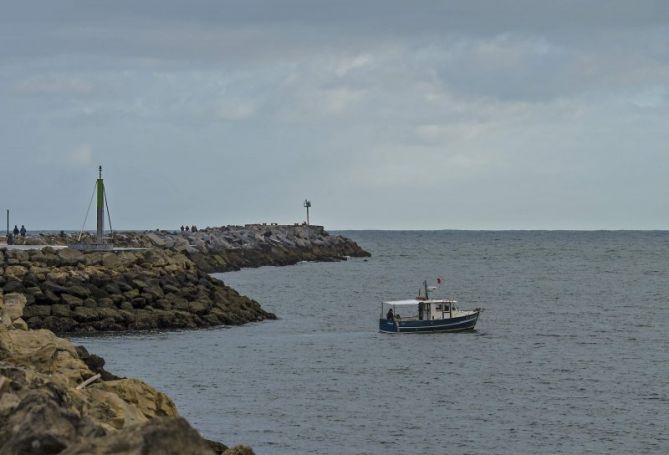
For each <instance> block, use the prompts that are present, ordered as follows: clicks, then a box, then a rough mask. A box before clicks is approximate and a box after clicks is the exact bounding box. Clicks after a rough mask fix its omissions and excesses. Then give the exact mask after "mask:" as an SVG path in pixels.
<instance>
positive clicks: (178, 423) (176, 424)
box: [67, 417, 216, 455]
mask: <svg viewBox="0 0 669 455" xmlns="http://www.w3.org/2000/svg"><path fill="white" fill-rule="evenodd" d="M112 453H115V454H121V453H122V454H127V455H165V454H174V455H177V454H179V455H216V454H215V452H214V451H213V450H211V448H210V446H209V444H207V442H206V441H205V440H204V439H202V437H201V436H200V435H199V434H198V433H197V431H195V430H194V429H193V428H192V427H191V426H190V425H189V424H188V422H186V420H185V419H183V418H181V417H162V418H156V419H153V420H151V421H150V422H148V423H146V424H144V425H134V426H131V427H128V428H126V429H124V430H123V431H118V432H114V433H110V434H109V435H107V436H104V437H99V438H94V439H89V440H87V441H84V442H82V443H79V444H77V445H76V446H73V447H71V448H69V449H68V451H67V455H97V454H100V455H101V454H112Z"/></svg>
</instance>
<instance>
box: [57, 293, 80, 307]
mask: <svg viewBox="0 0 669 455" xmlns="http://www.w3.org/2000/svg"><path fill="white" fill-rule="evenodd" d="M60 298H61V300H62V301H63V303H64V304H65V305H69V306H70V307H77V306H81V305H83V303H84V301H83V300H81V299H80V298H79V297H75V296H73V295H70V294H62V295H61V296H60Z"/></svg>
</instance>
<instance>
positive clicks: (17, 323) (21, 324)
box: [11, 318, 28, 330]
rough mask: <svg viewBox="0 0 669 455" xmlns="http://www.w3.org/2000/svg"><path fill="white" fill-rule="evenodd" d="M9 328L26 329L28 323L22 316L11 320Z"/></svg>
mask: <svg viewBox="0 0 669 455" xmlns="http://www.w3.org/2000/svg"><path fill="white" fill-rule="evenodd" d="M11 328H12V329H15V330H28V324H27V323H26V321H24V320H23V319H22V318H18V319H15V320H14V321H12V326H11Z"/></svg>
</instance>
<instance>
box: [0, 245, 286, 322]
mask: <svg viewBox="0 0 669 455" xmlns="http://www.w3.org/2000/svg"><path fill="white" fill-rule="evenodd" d="M0 269H1V270H2V273H1V274H0V288H2V289H3V290H4V292H6V293H8V292H19V293H23V294H25V296H26V299H27V304H26V308H25V312H24V318H25V320H26V322H27V323H28V326H29V327H31V328H35V329H38V328H46V329H50V330H53V331H54V332H58V333H63V332H94V331H120V330H145V329H167V328H197V327H209V326H214V325H221V324H228V325H237V324H244V323H247V322H253V321H261V320H264V319H268V318H269V319H273V318H275V316H274V315H273V314H271V313H268V312H266V311H264V310H263V309H262V308H261V307H260V304H258V302H256V301H254V300H252V299H249V298H248V297H245V296H242V295H240V294H239V293H237V292H236V291H235V290H234V289H232V288H230V287H228V286H226V285H225V284H224V283H223V282H221V281H219V280H217V279H214V278H211V277H210V276H209V274H208V273H206V272H205V271H203V270H201V269H200V268H199V267H198V266H197V264H195V263H194V262H193V261H192V260H191V259H189V258H188V257H187V256H186V255H185V254H183V253H180V252H177V251H172V250H168V249H164V248H150V249H145V250H134V251H115V252H81V251H78V250H73V249H70V248H65V249H58V250H56V249H53V248H50V247H46V248H42V249H36V250H29V251H21V250H15V249H0Z"/></svg>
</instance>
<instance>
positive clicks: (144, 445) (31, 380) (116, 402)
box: [0, 330, 225, 455]
mask: <svg viewBox="0 0 669 455" xmlns="http://www.w3.org/2000/svg"><path fill="white" fill-rule="evenodd" d="M0 359H2V360H1V361H0V453H2V454H14V453H16V454H50V453H54V454H55V453H62V454H64V455H65V454H69V455H72V454H112V453H116V454H121V453H123V454H134V455H145V454H146V455H158V454H170V453H171V454H204V455H207V454H214V453H220V450H223V449H225V446H223V445H222V444H216V443H211V442H209V441H206V440H204V439H203V438H202V437H201V436H200V435H199V434H198V433H197V432H196V431H195V430H194V429H193V428H192V427H190V425H189V424H188V423H187V422H186V421H185V420H184V419H183V418H180V417H178V416H177V412H176V408H175V407H174V404H173V403H172V401H171V400H170V399H169V398H168V397H167V396H166V395H164V394H163V393H161V392H159V391H157V390H155V389H154V388H152V387H151V386H149V385H147V384H145V383H143V382H141V381H138V380H135V379H116V378H115V377H114V376H113V375H110V374H109V373H108V372H106V371H105V370H104V368H103V366H104V360H102V359H100V358H99V357H97V356H95V355H92V354H89V353H88V351H86V349H84V348H75V347H74V346H72V344H71V343H69V342H68V341H67V340H63V339H60V338H57V337H56V336H55V335H54V334H53V333H51V332H49V331H47V330H30V331H21V330H4V331H3V330H0ZM96 373H99V374H101V375H102V376H103V377H102V378H100V379H99V380H97V381H95V382H93V383H91V384H90V385H88V387H86V388H83V389H81V390H75V387H76V386H77V385H79V384H82V382H83V380H85V379H88V378H91V377H93V376H94V375H95V374H96ZM105 375H108V376H107V377H105ZM213 447H216V448H217V449H219V450H218V452H216V451H214V450H213V449H212V448H213Z"/></svg>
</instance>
